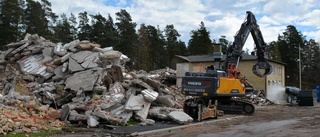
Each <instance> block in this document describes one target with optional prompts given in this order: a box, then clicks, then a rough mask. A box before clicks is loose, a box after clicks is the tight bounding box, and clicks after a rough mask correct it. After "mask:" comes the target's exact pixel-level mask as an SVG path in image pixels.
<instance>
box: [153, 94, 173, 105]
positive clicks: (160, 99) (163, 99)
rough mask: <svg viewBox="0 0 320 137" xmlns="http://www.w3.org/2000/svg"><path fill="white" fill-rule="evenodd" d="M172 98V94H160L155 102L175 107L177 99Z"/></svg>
mask: <svg viewBox="0 0 320 137" xmlns="http://www.w3.org/2000/svg"><path fill="white" fill-rule="evenodd" d="M172 98H173V97H172V96H171V95H165V96H158V97H157V99H156V100H155V102H156V103H160V104H163V105H164V106H166V107H173V106H174V105H175V101H174V100H173V99H172Z"/></svg>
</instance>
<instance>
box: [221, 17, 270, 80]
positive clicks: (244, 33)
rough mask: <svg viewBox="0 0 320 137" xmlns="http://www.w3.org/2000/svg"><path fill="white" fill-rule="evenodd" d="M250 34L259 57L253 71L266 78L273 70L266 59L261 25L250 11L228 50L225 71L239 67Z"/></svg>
mask: <svg viewBox="0 0 320 137" xmlns="http://www.w3.org/2000/svg"><path fill="white" fill-rule="evenodd" d="M250 33H251V35H252V38H253V40H254V43H255V45H256V49H257V56H258V62H257V63H256V64H255V65H253V67H252V71H253V73H254V74H255V75H257V76H258V77H265V76H267V75H269V74H271V73H272V71H273V68H272V66H271V65H270V64H269V63H268V61H267V59H265V58H264V54H265V48H266V43H265V42H264V39H263V37H262V33H261V31H260V28H259V25H258V24H257V21H256V19H255V17H254V15H253V13H252V12H250V11H247V17H246V20H245V21H244V23H242V25H241V28H240V30H239V31H238V32H237V34H236V36H235V40H234V42H233V44H232V45H230V46H229V47H228V49H227V54H226V60H225V63H224V69H225V71H227V70H230V66H236V67H237V66H238V63H239V60H240V58H241V54H242V48H243V46H244V44H245V42H246V40H247V38H248V36H249V34H250ZM230 64H235V65H230ZM232 69H234V68H232ZM260 69H264V70H265V72H264V73H263V74H262V73H261V72H260Z"/></svg>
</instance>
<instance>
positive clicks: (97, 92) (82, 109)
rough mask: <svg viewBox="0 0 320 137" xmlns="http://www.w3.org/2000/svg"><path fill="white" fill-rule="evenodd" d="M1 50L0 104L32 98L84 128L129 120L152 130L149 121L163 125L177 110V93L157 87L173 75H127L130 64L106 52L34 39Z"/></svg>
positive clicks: (28, 37)
mask: <svg viewBox="0 0 320 137" xmlns="http://www.w3.org/2000/svg"><path fill="white" fill-rule="evenodd" d="M6 46H7V47H8V50H6V51H1V52H0V65H1V66H0V69H1V68H2V69H3V70H4V72H5V75H3V77H0V88H1V90H2V92H1V93H0V95H1V96H0V97H1V99H0V100H7V99H19V100H28V97H29V98H30V97H31V96H30V95H31V94H32V96H33V95H34V97H32V99H36V100H38V101H39V102H40V103H42V104H46V105H47V106H51V107H53V108H54V109H59V110H60V113H61V118H60V120H61V121H65V122H67V123H70V122H71V123H78V122H80V121H81V122H85V121H86V122H87V123H84V124H87V126H88V127H96V126H98V125H99V124H100V123H102V122H108V124H111V125H112V124H115V125H119V124H120V125H125V124H126V123H127V122H128V121H129V120H130V119H135V120H137V121H140V122H142V123H144V124H146V125H153V124H154V123H155V121H154V120H153V119H149V118H155V119H167V120H168V119H170V118H169V116H168V114H169V113H170V112H171V111H174V110H177V109H176V108H173V107H178V108H182V106H181V105H178V104H182V102H183V99H184V98H183V97H184V96H183V95H182V93H181V92H180V91H179V89H175V88H170V87H167V85H166V84H164V83H163V81H164V80H165V79H166V76H174V75H175V74H174V73H175V72H174V70H171V69H169V68H165V69H162V70H159V71H152V73H148V72H146V71H144V70H140V71H130V72H128V70H126V69H125V68H126V67H125V65H126V62H128V61H130V59H129V58H128V57H127V56H126V55H123V54H122V53H121V52H119V51H115V50H113V48H112V47H106V48H100V47H103V45H99V44H93V43H90V41H81V42H80V40H74V41H71V42H70V43H66V44H62V43H52V42H50V41H48V40H46V39H44V38H42V37H40V36H38V35H36V34H35V35H31V34H27V35H26V36H25V39H24V40H21V41H19V42H16V43H10V44H8V45H6ZM17 64H18V65H17ZM9 68H10V69H9ZM18 78H21V79H19V80H16V79H18ZM16 81H19V82H16ZM15 82H16V83H15ZM16 84H20V85H19V87H22V88H21V89H20V88H19V89H17V88H15V86H14V85H16ZM22 89H23V90H22ZM21 91H23V92H21ZM20 93H24V94H20ZM151 104H152V105H153V108H152V109H150V107H151ZM154 106H158V107H159V109H158V110H159V111H158V112H155V111H154ZM165 106H170V107H171V108H170V107H165ZM164 112H165V113H164ZM0 114H1V112H0Z"/></svg>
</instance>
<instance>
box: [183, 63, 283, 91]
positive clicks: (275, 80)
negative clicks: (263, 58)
mask: <svg viewBox="0 0 320 137" xmlns="http://www.w3.org/2000/svg"><path fill="white" fill-rule="evenodd" d="M256 63H257V61H256V60H242V61H240V63H239V66H238V67H239V70H240V73H241V74H242V75H243V76H245V77H246V78H247V79H248V81H249V82H250V83H251V84H252V85H253V86H254V88H255V89H259V90H264V91H268V85H271V84H280V85H281V86H285V71H284V70H285V68H284V67H285V66H284V65H283V64H279V63H275V62H271V61H269V63H270V64H271V65H272V66H273V69H274V71H273V72H272V74H270V75H269V76H267V77H263V78H260V77H258V76H256V75H255V74H253V72H252V66H253V65H254V64H256ZM178 64H184V63H178ZM178 64H177V73H179V66H180V68H181V66H184V68H185V69H184V70H185V71H191V72H205V68H206V67H207V66H210V65H214V62H204V63H188V64H189V66H188V67H189V68H188V69H189V70H187V69H186V68H187V66H186V65H178ZM221 65H223V62H222V63H221ZM221 65H220V66H221ZM261 73H264V71H263V70H262V71H261ZM183 74H184V73H183ZM182 76H183V75H182ZM177 85H178V86H181V78H179V77H178V78H177Z"/></svg>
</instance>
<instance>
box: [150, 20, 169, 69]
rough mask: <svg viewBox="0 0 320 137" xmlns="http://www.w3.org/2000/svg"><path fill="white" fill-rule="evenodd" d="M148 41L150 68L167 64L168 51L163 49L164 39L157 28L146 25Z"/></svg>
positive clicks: (162, 66) (157, 67)
mask: <svg viewBox="0 0 320 137" xmlns="http://www.w3.org/2000/svg"><path fill="white" fill-rule="evenodd" d="M146 31H147V33H148V38H149V42H150V55H151V57H150V58H151V62H152V65H151V69H152V70H155V69H160V68H165V67H167V66H169V58H168V52H167V51H166V49H165V39H164V36H163V34H162V31H161V30H160V29H159V28H156V27H154V26H151V25H148V26H147V28H146Z"/></svg>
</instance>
